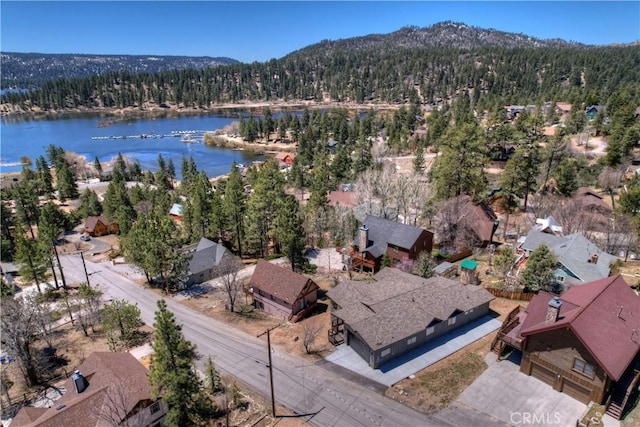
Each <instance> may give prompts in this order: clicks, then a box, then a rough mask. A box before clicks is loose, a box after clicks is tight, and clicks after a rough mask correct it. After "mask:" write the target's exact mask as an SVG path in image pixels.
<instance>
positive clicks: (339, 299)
mask: <svg viewBox="0 0 640 427" xmlns="http://www.w3.org/2000/svg"><path fill="white" fill-rule="evenodd" d="M374 279H375V282H372V283H370V282H365V281H346V282H343V283H340V284H339V285H338V286H336V287H335V288H332V289H331V290H329V291H328V292H327V296H328V297H329V299H330V300H331V322H332V327H331V330H330V339H331V341H332V342H342V341H344V342H346V343H347V345H349V346H351V347H352V348H353V350H354V351H355V352H356V353H358V354H359V355H360V357H362V358H363V359H364V360H365V361H366V362H367V363H368V364H369V366H371V367H372V368H374V369H375V368H378V367H379V366H381V365H383V364H385V363H388V362H389V361H391V360H393V359H394V358H396V357H398V356H400V355H403V354H405V353H407V352H408V351H411V350H413V349H415V348H417V347H419V346H421V345H422V344H425V343H427V342H429V341H431V340H433V339H435V338H437V337H439V336H441V335H443V334H445V333H447V332H450V331H452V330H454V329H456V328H459V327H461V326H463V325H465V324H467V323H469V322H471V321H473V320H476V319H478V318H480V317H482V316H484V315H486V314H488V313H489V303H490V302H491V301H492V300H493V299H494V296H493V295H491V294H490V293H489V292H488V291H487V290H485V289H484V288H482V287H479V286H468V285H464V284H462V283H460V282H457V281H454V280H450V279H446V278H444V277H431V278H429V279H424V278H422V277H419V276H414V275H412V274H409V273H405V272H403V271H401V270H399V269H396V268H384V269H382V270H381V271H380V272H378V273H377V274H376V275H375V276H374Z"/></svg>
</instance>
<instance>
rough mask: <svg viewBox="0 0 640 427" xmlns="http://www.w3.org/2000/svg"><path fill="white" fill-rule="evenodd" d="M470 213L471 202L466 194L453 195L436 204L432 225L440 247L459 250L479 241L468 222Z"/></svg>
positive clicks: (472, 245) (475, 244) (474, 244)
mask: <svg viewBox="0 0 640 427" xmlns="http://www.w3.org/2000/svg"><path fill="white" fill-rule="evenodd" d="M470 215H471V202H470V198H469V197H467V196H459V197H453V198H451V199H448V200H444V201H442V202H440V203H439V204H438V205H437V207H436V214H435V216H434V218H433V227H434V230H435V235H436V236H435V238H436V241H437V242H438V243H439V244H440V247H454V248H455V249H457V250H460V249H463V248H473V247H475V246H477V245H478V244H479V243H480V242H479V238H478V235H477V234H476V232H475V230H474V229H473V226H472V224H471V222H470V219H471V218H470Z"/></svg>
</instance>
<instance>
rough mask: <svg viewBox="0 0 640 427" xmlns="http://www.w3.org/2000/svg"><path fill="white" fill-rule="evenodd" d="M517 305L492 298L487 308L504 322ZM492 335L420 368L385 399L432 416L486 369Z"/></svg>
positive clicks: (389, 389)
mask: <svg viewBox="0 0 640 427" xmlns="http://www.w3.org/2000/svg"><path fill="white" fill-rule="evenodd" d="M519 303H520V305H523V306H526V304H527V303H526V302H519ZM517 305H518V302H516V301H512V300H507V299H503V298H496V299H495V300H494V301H492V302H491V304H490V307H491V310H493V311H495V312H496V313H498V314H499V316H498V317H497V319H498V320H504V318H505V317H506V315H507V314H508V313H509V312H510V311H511V310H513V309H514V308H515V307H516V306H517ZM496 333H497V332H494V333H492V334H489V335H487V336H486V337H484V338H482V339H480V340H478V341H476V342H475V343H473V344H471V345H469V346H467V347H465V348H463V349H461V350H459V351H457V352H455V353H453V354H452V355H450V356H449V357H447V358H445V359H443V360H441V361H439V362H437V363H435V364H433V365H431V366H429V367H428V368H425V369H423V370H422V371H420V372H418V373H417V374H415V378H411V379H410V378H407V379H404V380H402V381H400V382H399V383H397V384H395V385H394V386H392V387H390V388H388V389H387V392H386V393H385V394H386V396H387V397H390V398H392V399H394V400H397V401H399V402H402V403H404V404H405V405H407V406H410V407H412V408H414V409H416V410H418V411H420V412H425V413H434V412H437V411H439V410H441V409H444V408H446V407H447V406H448V405H449V404H450V403H451V402H453V401H454V400H455V399H456V398H457V397H458V395H459V394H460V393H462V392H463V391H464V390H465V389H466V388H467V387H468V386H469V385H470V384H471V383H472V382H473V381H474V380H475V379H476V378H477V377H478V376H479V375H480V374H481V373H482V372H483V371H484V370H485V369H486V368H487V364H486V363H485V361H484V357H485V355H486V354H487V353H488V352H489V351H490V347H491V342H492V341H493V339H494V337H495V334H496Z"/></svg>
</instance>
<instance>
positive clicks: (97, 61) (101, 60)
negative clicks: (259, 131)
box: [0, 52, 238, 89]
mask: <svg viewBox="0 0 640 427" xmlns="http://www.w3.org/2000/svg"><path fill="white" fill-rule="evenodd" d="M0 62H1V63H2V81H1V85H2V88H3V89H6V88H31V87H34V86H38V85H40V84H42V83H43V82H45V81H47V80H54V79H60V78H64V79H70V78H75V77H87V76H92V75H96V74H104V73H108V72H113V71H120V70H128V71H130V72H148V73H157V72H160V71H164V70H171V69H182V68H195V69H201V68H205V67H214V66H217V65H227V64H234V63H237V62H238V61H236V60H235V59H231V58H222V57H218V58H213V57H209V56H198V57H194V56H162V55H85V54H47V53H16V52H2V53H0Z"/></svg>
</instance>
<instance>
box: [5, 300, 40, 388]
mask: <svg viewBox="0 0 640 427" xmlns="http://www.w3.org/2000/svg"><path fill="white" fill-rule="evenodd" d="M1 308H2V316H0V325H2V343H3V346H4V348H5V349H6V350H7V351H8V352H9V354H11V355H12V356H13V357H15V358H16V361H17V362H18V366H19V367H20V372H21V373H22V375H23V376H24V379H25V381H26V383H27V385H29V386H34V385H36V384H38V383H39V382H40V380H41V378H42V374H43V364H44V357H43V353H42V351H41V349H40V347H39V346H38V344H37V343H38V337H39V332H40V328H41V325H40V322H39V316H38V310H39V308H38V307H37V305H36V304H34V303H33V301H32V300H30V299H29V298H21V297H17V298H3V299H2V302H1Z"/></svg>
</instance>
